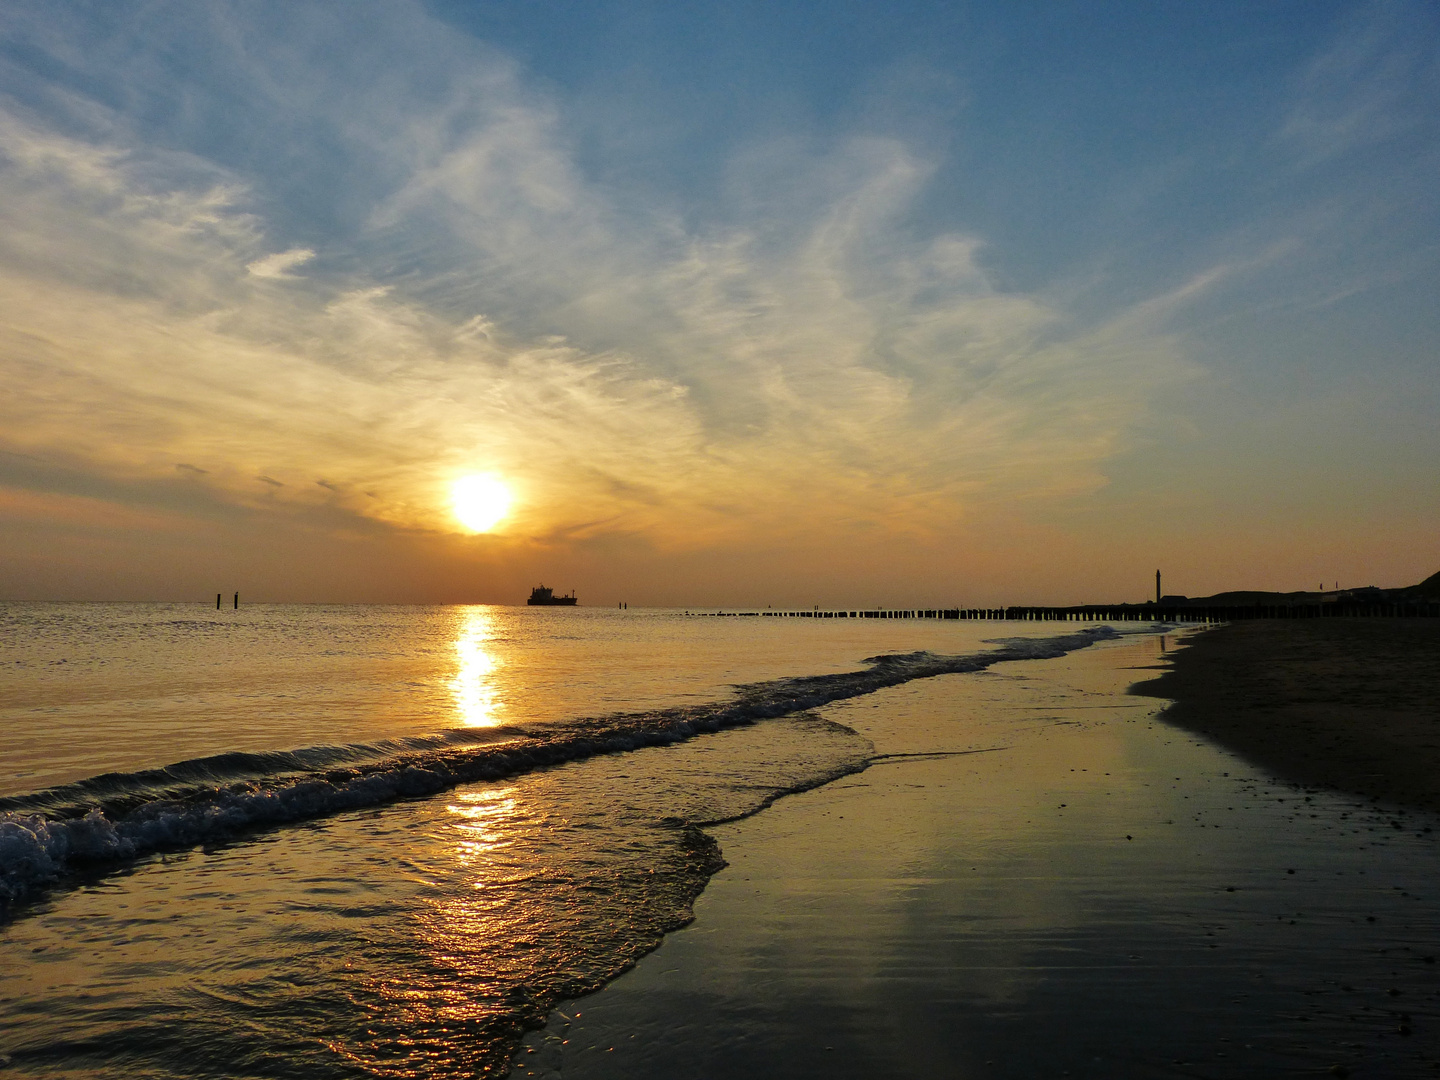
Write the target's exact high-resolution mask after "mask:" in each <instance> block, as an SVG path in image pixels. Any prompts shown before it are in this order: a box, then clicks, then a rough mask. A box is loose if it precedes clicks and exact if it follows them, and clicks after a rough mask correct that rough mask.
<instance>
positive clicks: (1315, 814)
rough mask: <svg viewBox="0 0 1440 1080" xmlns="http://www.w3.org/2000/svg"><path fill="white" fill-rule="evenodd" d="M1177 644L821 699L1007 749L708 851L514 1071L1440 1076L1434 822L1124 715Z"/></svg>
mask: <svg viewBox="0 0 1440 1080" xmlns="http://www.w3.org/2000/svg"><path fill="white" fill-rule="evenodd" d="M1172 645H1173V642H1162V641H1161V640H1159V639H1156V638H1147V639H1141V640H1139V641H1135V642H1119V643H1113V644H1110V645H1105V646H1100V647H1096V648H1094V649H1089V650H1085V651H1083V652H1079V653H1074V654H1071V655H1070V656H1067V657H1065V658H1063V659H1059V660H1048V661H1034V662H1020V663H1013V664H1005V665H1002V666H1000V667H998V668H997V669H996V670H993V671H990V672H986V673H983V674H979V675H973V676H958V677H945V678H941V679H934V680H924V681H922V682H916V683H910V684H906V685H905V686H900V687H894V688H891V689H889V690H886V691H882V692H880V693H877V694H875V695H870V696H868V697H864V698H857V699H854V700H851V701H848V702H843V703H836V704H834V705H831V706H829V707H828V708H827V709H826V710H825V713H824V715H825V716H826V717H827V718H829V719H833V720H836V721H838V722H841V723H845V724H847V725H850V726H852V727H855V728H857V729H859V730H860V731H861V732H862V734H864V735H865V736H867V737H868V738H870V739H871V740H872V741H873V742H874V743H875V745H876V750H877V751H878V752H881V753H905V754H917V755H923V754H934V753H937V752H941V753H943V752H952V753H953V752H955V751H962V752H963V751H966V750H975V749H981V748H988V747H996V748H998V747H1005V749H1004V751H1003V752H992V753H982V754H975V755H968V754H967V755H964V756H945V757H924V756H916V757H903V758H898V757H897V758H892V759H888V760H883V761H879V762H876V764H875V765H873V766H872V767H871V768H870V769H869V770H867V771H866V772H865V773H862V774H858V775H855V776H851V777H847V778H844V779H842V780H839V781H837V782H836V783H834V784H831V785H828V786H826V787H822V788H819V789H816V790H812V791H809V792H806V793H802V794H798V795H795V796H793V797H791V798H787V799H784V800H781V801H780V802H779V803H777V804H776V805H775V806H773V807H772V808H770V809H769V810H767V811H766V812H765V813H763V814H759V815H756V816H754V817H751V818H747V819H744V820H742V821H738V822H735V823H733V824H727V825H723V826H720V827H718V828H716V829H714V830H713V832H714V834H715V835H716V838H717V839H718V840H719V842H720V844H721V847H722V849H723V851H724V855H725V857H726V859H727V860H728V862H729V868H728V869H726V870H725V871H723V872H721V873H720V874H719V875H718V876H717V877H716V878H714V879H713V880H712V881H711V882H710V884H709V886H708V887H707V889H706V891H705V893H704V895H703V896H702V897H701V898H700V900H699V901H698V903H697V905H696V915H697V919H696V922H695V924H694V925H693V926H692V927H691V928H689V929H687V930H685V931H682V932H681V933H678V934H676V935H673V936H672V937H670V938H667V939H666V942H665V944H664V945H663V946H662V947H661V949H660V951H659V952H658V953H656V954H655V955H654V956H653V957H652V958H650V959H649V960H647V961H644V962H642V963H641V964H640V965H639V966H637V967H636V968H635V969H634V970H633V971H632V972H630V973H629V974H627V975H626V976H624V977H622V978H621V979H619V980H617V981H616V982H614V983H613V984H612V985H611V986H609V987H607V989H606V990H605V991H604V992H602V993H601V994H599V995H596V996H594V997H591V998H588V999H586V1001H585V1002H584V1003H583V1005H582V1006H578V1007H579V1008H583V1014H582V1013H578V1012H577V1013H574V1014H573V1020H571V1019H568V1017H570V1016H571V1010H570V1009H569V1008H564V1007H562V1010H560V1011H559V1012H557V1013H556V1014H555V1020H554V1021H553V1022H552V1024H551V1025H550V1027H549V1029H548V1030H547V1031H546V1032H544V1033H538V1034H536V1035H534V1036H532V1037H531V1038H530V1039H529V1040H528V1044H527V1046H526V1048H525V1050H522V1055H521V1057H520V1059H519V1060H520V1061H521V1062H522V1064H523V1065H525V1066H526V1068H524V1069H522V1070H519V1071H518V1072H517V1074H516V1075H519V1076H525V1075H533V1076H555V1075H562V1074H563V1075H564V1076H565V1077H567V1078H569V1080H582V1078H583V1080H612V1078H613V1080H619V1078H622V1077H623V1078H624V1080H645V1078H649V1077H664V1078H665V1080H700V1078H704V1077H709V1076H719V1075H747V1074H749V1075H774V1073H771V1072H770V1071H769V1063H772V1062H775V1061H784V1062H785V1063H786V1075H788V1076H792V1077H802V1078H803V1077H815V1078H819V1077H824V1078H825V1080H844V1078H848V1077H855V1078H859V1077H869V1076H896V1077H901V1076H916V1077H918V1076H968V1075H976V1076H987V1077H996V1078H1005V1077H1010V1078H1016V1080H1019V1078H1029V1077H1033V1076H1058V1075H1062V1074H1068V1075H1074V1076H1077V1077H1078V1076H1092V1077H1096V1078H1097V1080H1098V1078H1100V1077H1113V1076H1160V1075H1171V1074H1172V1072H1173V1074H1174V1075H1179V1074H1180V1072H1181V1070H1180V1069H1179V1068H1175V1069H1173V1070H1172V1069H1171V1068H1169V1067H1168V1066H1167V1063H1175V1064H1177V1065H1178V1063H1179V1062H1180V1061H1182V1060H1183V1061H1188V1062H1190V1063H1191V1066H1192V1067H1195V1068H1198V1069H1200V1070H1201V1072H1200V1073H1197V1075H1200V1074H1203V1075H1206V1076H1210V1077H1232V1078H1237V1080H1238V1078H1247V1080H1248V1077H1251V1076H1273V1075H1280V1074H1282V1073H1285V1074H1295V1075H1321V1074H1328V1073H1330V1072H1331V1070H1332V1066H1338V1069H1337V1070H1336V1071H1335V1072H1334V1074H1335V1075H1348V1074H1349V1072H1348V1070H1351V1069H1354V1070H1355V1075H1362V1074H1361V1072H1360V1071H1359V1070H1360V1067H1362V1066H1369V1067H1368V1068H1366V1071H1365V1072H1364V1075H1385V1076H1419V1075H1433V1069H1432V1067H1431V1065H1430V1063H1429V1061H1430V1060H1433V1058H1434V1056H1435V1051H1436V1047H1437V1038H1436V1035H1435V1032H1437V1031H1440V1027H1437V1026H1435V1021H1436V1017H1437V1013H1436V1005H1435V1000H1436V998H1435V996H1434V984H1433V971H1434V967H1433V966H1432V963H1431V961H1433V956H1434V955H1435V953H1436V951H1437V950H1436V941H1437V937H1436V930H1435V927H1436V926H1437V925H1440V922H1437V920H1436V915H1435V906H1434V902H1433V900H1426V899H1425V897H1426V895H1427V893H1428V892H1429V890H1428V888H1427V883H1429V882H1433V881H1434V879H1435V871H1436V866H1437V858H1440V853H1437V851H1436V850H1435V848H1434V845H1433V842H1432V841H1431V840H1429V839H1428V838H1427V834H1426V833H1425V828H1426V826H1427V825H1429V824H1430V823H1431V822H1432V821H1433V819H1432V818H1431V817H1430V816H1428V815H1424V816H1423V820H1421V815H1416V814H1414V813H1413V812H1412V813H1411V814H1407V815H1400V814H1386V813H1383V812H1382V811H1381V810H1380V809H1378V808H1374V807H1369V808H1367V807H1365V806H1363V805H1352V804H1351V803H1349V802H1348V801H1347V800H1345V799H1343V798H1337V797H1333V796H1330V795H1326V794H1323V793H1316V792H1297V791H1296V790H1294V789H1291V788H1288V787H1285V786H1284V785H1278V784H1275V783H1273V782H1270V781H1267V780H1265V779H1264V777H1263V774H1261V775H1257V774H1255V773H1254V771H1253V770H1252V769H1251V768H1250V767H1249V766H1247V765H1246V764H1245V763H1244V762H1242V761H1239V760H1238V759H1236V758H1233V757H1231V756H1229V755H1226V754H1224V753H1222V752H1221V751H1218V750H1217V749H1216V748H1214V747H1212V746H1210V745H1209V744H1207V743H1204V742H1203V741H1202V740H1198V739H1196V738H1195V737H1193V736H1190V735H1188V734H1187V733H1185V732H1183V731H1180V730H1178V729H1174V728H1171V727H1169V726H1168V725H1167V724H1166V723H1165V722H1164V721H1163V720H1162V719H1159V718H1157V717H1156V716H1155V713H1156V712H1157V711H1158V709H1159V707H1160V705H1161V704H1162V703H1161V702H1159V701H1156V700H1153V699H1145V698H1134V697H1129V696H1125V695H1122V694H1120V693H1118V691H1119V690H1121V689H1122V688H1123V687H1124V686H1125V685H1126V684H1127V683H1129V682H1131V681H1133V680H1135V679H1138V678H1143V677H1145V676H1146V675H1149V674H1152V672H1151V671H1150V670H1147V669H1151V668H1153V667H1154V666H1155V661H1156V659H1157V658H1158V657H1159V656H1160V654H1161V652H1162V651H1168V650H1169V648H1170V647H1171V646H1172ZM1391 817H1393V818H1394V819H1395V820H1393V821H1391V820H1389V819H1390V818H1391ZM1407 826H1408V827H1407ZM1426 957H1430V958H1431V961H1427V960H1426ZM688 1017H704V1022H703V1024H696V1023H687V1022H686V1020H685V1018H688ZM1412 1020H1413V1027H1412ZM562 1040H563V1041H562ZM832 1048H833V1049H832ZM530 1051H533V1053H530ZM1372 1069H1373V1070H1376V1071H1373V1072H1372ZM1066 1070H1068V1073H1066Z"/></svg>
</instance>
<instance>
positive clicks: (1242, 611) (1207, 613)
mask: <svg viewBox="0 0 1440 1080" xmlns="http://www.w3.org/2000/svg"><path fill="white" fill-rule="evenodd" d="M686 614H689V615H702V616H710V617H724V618H732V617H733V618H767V619H989V620H995V621H1016V622H1165V623H1216V622H1234V621H1236V620H1238V619H1332V618H1430V619H1434V618H1440V603H1437V602H1434V601H1419V602H1405V601H1395V602H1387V603H1373V602H1367V603H1346V602H1343V601H1341V602H1338V603H1330V604H1249V605H1238V606H1234V607H1201V606H1182V607H1172V606H1168V605H1167V606H1162V605H1159V604H1118V605H1117V604H1080V605H1078V606H1075V607H1001V608H859V609H853V610H839V611H830V610H821V609H819V608H813V609H811V610H809V611H772V610H768V609H767V610H765V611H689V612H687V613H686Z"/></svg>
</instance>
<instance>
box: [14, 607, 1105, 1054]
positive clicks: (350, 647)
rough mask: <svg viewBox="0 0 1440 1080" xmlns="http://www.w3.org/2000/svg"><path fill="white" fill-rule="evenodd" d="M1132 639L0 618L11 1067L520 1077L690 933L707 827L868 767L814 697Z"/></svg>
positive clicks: (474, 611) (466, 617) (591, 622)
mask: <svg viewBox="0 0 1440 1080" xmlns="http://www.w3.org/2000/svg"><path fill="white" fill-rule="evenodd" d="M1113 633H1114V631H1113V630H1109V629H1108V628H1089V629H1084V628H1080V627H1070V628H1066V627H1064V626H1063V625H1060V626H1057V625H1056V624H1028V625H1027V624H1016V623H1006V624H997V623H990V624H984V623H968V622H936V621H926V620H894V621H891V620H813V619H763V618H701V617H695V616H690V615H686V614H684V613H679V612H650V611H631V612H619V611H602V610H587V609H575V610H568V611H567V610H545V609H524V608H521V609H516V608H496V607H472V608H378V607H291V606H273V607H272V606H252V607H248V608H242V609H241V610H240V611H238V612H235V611H232V610H221V611H216V610H214V609H210V608H207V607H204V606H199V605H74V604H65V605H31V604H26V605H5V606H0V898H3V904H4V908H3V910H4V918H5V922H4V924H3V927H0V975H3V978H0V1063H3V1064H4V1065H5V1066H7V1068H8V1070H10V1072H11V1074H18V1075H36V1076H67V1075H73V1076H87V1077H90V1076H117V1077H118V1076H126V1077H130V1076H135V1075H145V1076H177V1077H178V1076H212V1075H213V1076H268V1077H284V1076H292V1075H293V1076H306V1077H312V1078H313V1077H329V1076H336V1077H340V1076H452V1075H453V1076H494V1075H503V1074H504V1073H505V1072H506V1071H507V1069H508V1061H509V1055H510V1053H511V1051H512V1049H513V1047H514V1045H515V1043H516V1041H517V1039H518V1038H519V1036H520V1035H521V1034H522V1033H523V1031H524V1029H526V1028H528V1027H534V1026H537V1025H538V1024H540V1023H541V1022H543V1020H544V1018H545V1016H546V1015H547V1013H548V1011H549V1009H550V1008H551V1007H552V1006H553V1005H554V1004H555V1003H556V1002H557V1001H559V1000H562V999H565V998H569V997H574V996H576V995H578V994H582V993H585V992H588V991H590V990H593V989H595V988H596V987H598V986H600V985H602V984H603V983H605V982H606V981H607V980H609V979H611V978H613V977H614V976H615V975H616V974H618V973H619V972H621V971H623V970H625V969H626V968H627V967H629V966H630V965H631V964H633V963H634V961H635V960H636V959H637V958H638V957H639V956H641V955H643V954H644V953H645V952H647V951H648V950H650V949H651V948H653V947H654V946H655V945H656V944H657V943H658V941H659V940H660V938H661V936H662V935H663V934H664V933H665V932H667V931H669V930H672V929H674V928H676V927H678V926H681V925H683V924H684V923H685V922H686V921H687V920H688V919H689V918H690V911H691V903H692V901H693V900H694V898H695V896H696V895H698V893H699V891H700V890H701V889H702V888H703V887H704V884H705V882H706V880H707V879H708V878H709V876H710V875H711V874H712V873H713V872H714V871H715V870H716V869H717V868H718V867H719V866H720V865H721V856H720V853H719V851H718V849H717V847H716V845H715V842H714V841H713V840H712V839H711V838H710V837H709V835H708V834H707V833H705V832H703V831H702V830H701V829H700V828H699V826H700V825H703V824H705V823H708V822H716V821H720V820H727V819H733V818H735V817H737V816H740V815H743V814H747V813H751V812H753V811H754V810H756V809H757V808H760V807H762V806H764V805H765V804H766V803H767V802H769V801H770V800H773V799H774V798H775V797H777V796H778V795H780V794H782V793H785V792H788V791H794V790H799V789H803V788H807V787H812V786H814V785H817V784H821V783H824V782H826V781H828V780H831V779H834V778H836V777H839V776H842V775H845V774H847V773H849V772H852V771H854V770H855V769H857V768H860V767H862V766H863V765H864V764H865V762H866V761H867V759H868V757H869V756H870V754H871V753H872V746H871V743H870V742H869V740H867V739H866V738H864V737H863V736H861V735H859V734H857V733H856V732H855V731H854V730H853V729H851V728H850V727H848V726H845V725H842V724H837V723H834V722H832V721H830V720H826V719H824V718H822V717H821V716H820V715H818V714H817V713H816V712H814V711H812V710H814V709H815V708H817V707H820V706H824V705H826V704H828V703H830V702H833V701H842V700H849V699H856V698H860V697H864V696H866V695H869V694H872V693H874V692H875V691H877V690H880V689H883V688H885V687H893V686H897V685H901V684H904V683H906V682H908V681H912V680H914V679H916V678H921V677H928V676H933V675H939V674H946V673H948V674H958V675H963V674H965V673H968V672H975V671H979V670H982V669H984V668H985V667H987V666H988V665H990V664H992V663H994V662H997V661H1000V660H1004V659H1019V658H1026V657H1035V658H1043V657H1047V656H1060V655H1064V654H1065V653H1067V652H1068V651H1071V650H1074V649H1077V648H1083V647H1084V646H1086V645H1087V644H1088V643H1089V642H1091V641H1093V640H1097V639H1099V638H1103V637H1105V636H1107V635H1111V634H1113ZM1002 636H1003V637H1004V638H1005V639H1007V640H1006V641H1005V642H1001V643H988V644H987V643H986V641H985V639H987V638H998V637H1002Z"/></svg>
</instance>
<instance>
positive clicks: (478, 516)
mask: <svg viewBox="0 0 1440 1080" xmlns="http://www.w3.org/2000/svg"><path fill="white" fill-rule="evenodd" d="M510 501H511V497H510V489H509V488H508V487H506V486H505V485H504V483H502V482H501V481H500V480H499V479H498V478H497V477H494V476H489V475H481V476H462V477H461V478H460V479H459V480H456V481H455V484H454V486H452V487H451V488H450V505H451V507H452V508H453V510H454V511H455V518H456V520H457V521H459V522H460V524H461V525H464V526H465V527H466V528H467V529H469V530H470V531H471V532H477V533H483V532H489V531H490V530H491V529H493V528H494V527H495V526H496V525H498V524H499V523H500V522H501V521H503V520H504V519H505V515H506V514H508V513H509V512H510Z"/></svg>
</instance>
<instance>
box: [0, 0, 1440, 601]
mask: <svg viewBox="0 0 1440 1080" xmlns="http://www.w3.org/2000/svg"><path fill="white" fill-rule="evenodd" d="M1437 46H1440V9H1436V8H1435V6H1434V5H1433V4H1428V3H1423V2H1396V3H1318V2H1305V3H1300V2H1294V3H1292V2H1277V3H1238V2H1237V3H1211V4H1205V5H1197V4H1189V3H1178V2H1175V3H1149V4H1144V5H1137V4H1133V3H1129V4H1119V3H1112V4H1104V3H1098V4H1097V3H1089V4H1073V3H1038V2H1037V3H1006V4H1000V3H971V4H957V3H951V4H930V3H900V4H884V5H881V4H875V3H849V4H835V3H832V4H823V5H822V4H783V3H765V4H760V3H750V4H727V5H723V6H721V5H700V4H673V3H672V4H642V3H584V4H582V3H552V4H541V3H533V2H518V0H517V2H509V3H485V4H478V3H430V4H423V3H387V4H364V3H356V4H345V5H322V4H300V3H286V4H264V3H237V4H199V3H185V4H180V3H146V4H140V3H137V4H127V5H113V4H99V3H95V4H78V3H75V4H66V3H45V4H40V3H31V4H27V3H12V4H10V5H7V8H6V10H5V13H4V14H3V15H0V218H3V220H0V227H3V235H0V377H3V378H4V379H5V381H6V382H7V384H8V385H9V386H10V388H11V393H10V394H8V395H7V398H8V400H7V401H6V402H4V403H0V536H3V538H4V539H5V540H6V547H7V548H8V550H9V551H10V552H11V554H10V555H9V556H8V557H7V558H0V595H9V596H52V595H53V596H61V595H64V596H76V597H81V596H121V595H135V596H142V595H143V596H160V595H165V596H172V595H173V596H177V597H179V596H185V595H189V593H191V592H196V591H198V592H199V593H200V594H202V595H203V594H204V593H208V592H209V591H213V590H212V589H211V588H210V585H209V582H210V581H211V580H212V579H213V578H215V577H217V576H224V577H226V578H227V579H230V578H233V579H240V580H244V581H246V582H255V583H256V584H255V586H254V587H255V588H257V589H259V590H260V591H261V593H262V594H263V593H266V591H267V590H268V591H269V593H271V594H273V595H274V597H275V598H277V599H395V600H429V599H439V600H462V599H469V600H497V601H499V600H505V599H507V598H509V597H510V596H511V594H512V593H514V592H515V591H516V590H517V589H519V588H520V587H521V586H522V585H524V584H525V583H527V582H528V581H529V579H530V578H531V577H535V576H537V575H538V576H546V575H549V576H556V577H557V578H558V577H563V578H565V579H566V580H567V581H568V580H572V579H573V580H577V581H583V582H585V583H586V585H587V588H588V589H589V590H590V594H591V595H596V596H597V597H598V596H602V595H603V596H605V597H606V598H610V597H611V595H612V594H613V596H614V598H620V597H627V598H629V599H632V600H636V601H640V602H654V603H701V602H729V601H734V602H747V603H748V602H757V601H768V600H772V599H773V600H774V601H775V602H807V601H810V600H815V601H821V600H823V601H826V602H837V603H845V602H852V603H862V602H871V601H875V602H887V598H889V599H893V600H894V601H895V602H897V603H898V602H909V600H912V599H913V600H914V601H915V602H920V603H923V602H930V597H931V594H932V593H933V592H934V591H935V590H937V589H938V590H941V591H943V592H944V594H945V595H946V596H952V597H954V598H955V599H956V600H959V599H963V598H967V597H968V598H971V599H973V600H975V602H991V601H995V602H1000V601H1004V600H1006V599H1007V598H1008V599H1010V600H1012V601H1015V602H1019V601H1021V600H1028V599H1033V600H1044V599H1055V600H1065V599H1080V598H1092V597H1094V598H1100V597H1116V598H1119V597H1120V596H1123V595H1127V590H1129V591H1134V592H1136V593H1138V594H1142V595H1143V591H1144V585H1143V581H1142V575H1140V573H1139V572H1138V571H1137V570H1136V567H1137V566H1146V567H1147V568H1150V569H1153V566H1152V564H1155V563H1163V564H1164V565H1166V566H1167V567H1173V570H1172V571H1171V574H1172V576H1171V578H1170V579H1169V580H1171V581H1173V582H1174V583H1175V588H1176V589H1177V590H1179V591H1184V592H1189V593H1191V594H1193V595H1198V594H1201V593H1203V592H1207V591H1214V590H1218V589H1222V588H1228V587H1240V586H1246V587H1271V588H1299V587H1307V586H1312V585H1313V584H1314V583H1316V582H1318V581H1319V580H1320V579H1321V578H1324V579H1326V580H1327V581H1331V582H1333V581H1334V580H1336V579H1339V580H1342V582H1344V583H1348V584H1369V583H1372V582H1373V583H1379V584H1405V583H1409V582H1411V581H1413V580H1418V579H1419V578H1420V577H1424V576H1426V575H1428V574H1429V573H1431V572H1432V571H1433V570H1434V569H1435V568H1436V566H1435V565H1434V564H1437V563H1440V543H1437V539H1440V537H1437V525H1440V511H1437V495H1440V491H1437V483H1436V480H1435V470H1434V468H1433V463H1434V461H1435V460H1437V452H1440V436H1437V435H1436V434H1435V431H1436V429H1440V423H1437V422H1436V421H1437V419H1440V389H1437V388H1440V380H1437V378H1436V377H1435V372H1436V360H1437V358H1436V345H1437V342H1440V316H1437V314H1436V312H1437V309H1440V305H1437V304H1436V303H1435V293H1436V284H1437V268H1440V267H1437V263H1440V244H1437V239H1436V238H1437V236H1440V230H1437V225H1440V220H1437V216H1440V214H1437V211H1440V198H1437V194H1436V192H1437V189H1440V186H1437V185H1436V183H1435V181H1434V177H1435V176H1437V175H1440V168H1437V166H1440V48H1437ZM472 473H482V474H486V475H493V476H496V477H499V478H501V479H503V480H504V482H505V483H506V484H508V485H509V486H510V487H511V488H512V490H513V492H514V495H515V502H514V510H513V513H512V514H511V516H510V517H509V518H508V519H507V520H506V521H505V522H504V523H503V524H502V525H501V526H500V527H498V528H497V529H496V530H495V531H494V532H493V533H490V534H485V535H482V536H474V535H467V534H466V531H465V530H464V529H463V528H461V527H459V526H458V525H457V522H456V520H455V517H454V515H453V514H452V513H451V510H450V507H449V504H448V501H447V499H448V496H447V492H448V490H449V485H451V484H452V483H453V482H454V480H455V479H456V478H457V477H459V476H463V475H467V474H472ZM157 552H163V553H164V554H163V555H158V554H157ZM377 566H384V567H385V568H386V574H385V575H384V580H385V584H384V585H383V587H382V586H380V585H377V584H376V581H377V574H376V572H375V568H376V567H377ZM1147 572H1149V570H1147ZM1132 579H1134V581H1133V582H1132ZM217 587H219V586H217ZM227 587H228V586H227ZM792 594H793V595H792ZM934 602H939V597H935V598H934Z"/></svg>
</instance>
